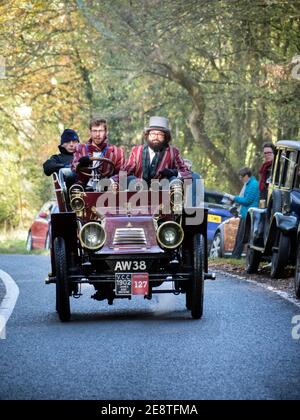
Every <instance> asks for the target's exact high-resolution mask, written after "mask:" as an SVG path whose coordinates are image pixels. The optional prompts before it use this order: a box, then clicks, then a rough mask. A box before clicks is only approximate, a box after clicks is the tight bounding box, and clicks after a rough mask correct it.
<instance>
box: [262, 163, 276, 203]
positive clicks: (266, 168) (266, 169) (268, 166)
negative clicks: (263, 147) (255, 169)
mask: <svg viewBox="0 0 300 420" xmlns="http://www.w3.org/2000/svg"><path fill="white" fill-rule="evenodd" d="M272 164H273V162H272V161H271V162H265V163H264V164H263V165H262V167H261V168H260V170H259V174H260V181H259V198H260V200H266V199H267V197H268V188H269V184H268V182H267V181H268V179H269V178H270V176H271V173H272Z"/></svg>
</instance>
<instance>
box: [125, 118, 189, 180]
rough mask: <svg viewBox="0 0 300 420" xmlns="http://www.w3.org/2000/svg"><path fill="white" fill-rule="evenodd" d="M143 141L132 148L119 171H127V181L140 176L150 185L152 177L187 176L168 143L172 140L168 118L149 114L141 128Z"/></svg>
mask: <svg viewBox="0 0 300 420" xmlns="http://www.w3.org/2000/svg"><path fill="white" fill-rule="evenodd" d="M144 135H145V144H144V145H140V146H135V147H133V149H132V151H131V154H130V157H129V159H128V161H127V162H126V164H125V166H124V167H123V168H122V171H124V172H127V176H128V178H129V182H130V181H131V180H133V179H143V180H144V181H146V183H147V184H148V185H149V186H150V184H151V181H152V180H153V179H156V180H161V179H168V180H169V181H172V180H174V179H178V178H181V179H191V178H192V173H191V172H190V171H189V169H188V168H187V166H186V165H185V163H184V160H183V159H182V157H181V156H180V153H179V150H178V149H177V148H176V147H175V146H172V145H170V142H171V140H172V137H171V131H170V128H169V121H168V119H167V118H165V117H151V118H150V121H149V127H148V128H146V129H145V133H144Z"/></svg>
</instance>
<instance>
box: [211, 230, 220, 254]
mask: <svg viewBox="0 0 300 420" xmlns="http://www.w3.org/2000/svg"><path fill="white" fill-rule="evenodd" d="M215 241H216V242H218V244H219V249H218V255H212V249H213V245H214V242H215ZM209 257H210V258H222V257H223V252H222V237H221V233H220V232H217V233H215V236H214V238H213V241H212V243H211V246H210V251H209Z"/></svg>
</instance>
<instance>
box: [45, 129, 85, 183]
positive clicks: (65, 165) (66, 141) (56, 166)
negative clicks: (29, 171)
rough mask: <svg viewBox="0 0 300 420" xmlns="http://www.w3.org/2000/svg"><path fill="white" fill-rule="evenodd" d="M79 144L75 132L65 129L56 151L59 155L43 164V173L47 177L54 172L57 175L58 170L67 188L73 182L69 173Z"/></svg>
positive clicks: (73, 177)
mask: <svg viewBox="0 0 300 420" xmlns="http://www.w3.org/2000/svg"><path fill="white" fill-rule="evenodd" d="M78 143H79V136H78V134H77V133H76V131H74V130H71V129H70V128H67V129H66V130H64V132H63V133H62V135H61V138H60V145H59V146H58V149H59V151H60V154H57V155H53V156H51V157H50V159H48V160H46V162H45V163H44V164H43V168H44V173H45V175H47V176H50V175H52V174H53V173H54V172H56V173H57V174H58V172H59V171H60V170H62V172H64V178H65V180H66V183H67V186H68V187H69V186H70V185H72V183H73V182H74V181H75V175H74V173H73V172H72V171H71V169H70V168H71V163H72V160H73V155H74V152H75V149H76V146H77V144H78Z"/></svg>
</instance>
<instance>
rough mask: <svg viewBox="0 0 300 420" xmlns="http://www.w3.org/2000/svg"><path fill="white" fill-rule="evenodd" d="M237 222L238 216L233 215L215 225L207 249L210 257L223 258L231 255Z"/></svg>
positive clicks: (238, 221)
mask: <svg viewBox="0 0 300 420" xmlns="http://www.w3.org/2000/svg"><path fill="white" fill-rule="evenodd" d="M239 223H240V218H239V217H238V216H235V217H231V218H230V219H227V220H225V221H224V222H222V223H221V224H220V225H219V226H218V227H217V230H216V232H215V236H214V239H213V241H212V244H211V247H210V251H209V257H210V258H213V259H214V258H224V257H230V256H231V255H232V251H233V249H234V245H235V240H236V235H237V231H238V228H239Z"/></svg>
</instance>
